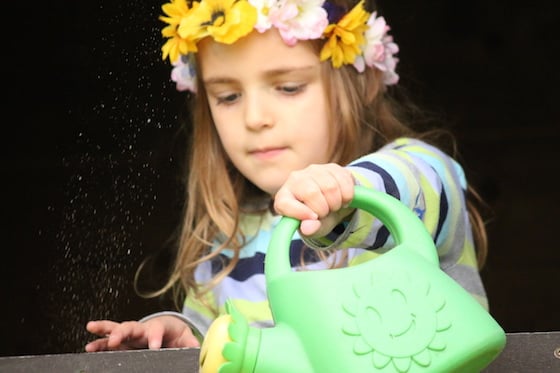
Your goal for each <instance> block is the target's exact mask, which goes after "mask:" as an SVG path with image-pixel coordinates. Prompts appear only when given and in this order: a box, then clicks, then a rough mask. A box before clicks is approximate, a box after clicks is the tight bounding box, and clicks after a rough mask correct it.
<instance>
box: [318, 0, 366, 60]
mask: <svg viewBox="0 0 560 373" xmlns="http://www.w3.org/2000/svg"><path fill="white" fill-rule="evenodd" d="M368 17H369V13H368V12H367V11H366V10H365V9H364V2H363V0H362V1H360V2H359V3H358V4H356V6H355V7H354V8H353V9H352V10H351V11H350V12H348V13H347V14H346V15H345V16H344V17H342V19H341V20H340V21H338V23H336V24H330V25H328V26H327V28H326V29H325V31H324V33H323V35H324V36H325V37H327V38H328V40H327V41H326V43H325V44H324V45H323V49H322V50H321V56H320V58H321V61H325V60H327V59H329V58H332V65H333V66H334V67H336V68H338V67H340V66H342V65H343V64H344V65H345V64H351V63H354V61H355V60H356V57H357V56H359V55H360V54H362V50H361V46H362V45H363V44H364V43H365V41H366V40H365V38H364V32H365V31H366V30H367V27H368V26H367V24H366V22H367V19H368Z"/></svg>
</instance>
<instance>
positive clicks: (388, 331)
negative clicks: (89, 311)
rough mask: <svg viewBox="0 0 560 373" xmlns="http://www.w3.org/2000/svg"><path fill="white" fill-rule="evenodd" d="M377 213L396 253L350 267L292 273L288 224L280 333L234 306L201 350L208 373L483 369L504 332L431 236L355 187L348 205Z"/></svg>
mask: <svg viewBox="0 0 560 373" xmlns="http://www.w3.org/2000/svg"><path fill="white" fill-rule="evenodd" d="M350 205H351V206H352V207H355V208H358V209H363V210H365V211H367V212H369V213H371V214H372V215H374V216H376V217H377V218H378V219H380V220H381V222H383V224H384V225H385V226H386V227H387V229H388V230H389V232H390V233H391V235H392V237H393V238H394V240H395V243H396V246H395V247H394V248H393V249H391V250H389V251H388V252H386V253H384V254H382V255H380V256H379V257H377V258H375V259H372V260H369V261H366V262H363V263H360V264H357V265H355V266H352V267H345V268H337V269H330V270H315V271H297V272H296V271H293V270H292V269H291V267H290V261H289V247H290V241H291V239H292V237H293V235H294V233H295V232H296V230H297V229H298V227H299V223H300V222H299V221H298V220H296V219H293V218H288V217H283V218H282V219H281V220H280V222H279V224H278V225H277V227H276V228H275V230H274V232H273V235H272V238H271V242H270V244H269V248H268V252H267V255H266V259H265V276H266V284H267V292H268V300H269V303H270V308H271V310H272V316H273V319H274V327H271V328H254V327H250V326H249V325H248V323H247V321H246V320H245V319H244V317H243V316H242V315H241V314H240V313H239V312H238V311H237V310H236V309H234V308H233V306H231V304H229V303H228V304H226V310H227V314H226V315H222V316H220V317H218V318H217V319H216V320H215V321H214V322H213V323H212V325H211V326H210V329H209V331H208V334H207V335H206V337H205V339H204V341H203V343H202V347H201V352H200V368H201V370H200V372H202V373H215V372H219V373H241V372H243V373H346V372H349V373H368V372H386V373H416V372H424V373H426V372H429V373H435V372H454V373H459V372H465V373H473V372H480V371H481V370H482V369H484V368H485V367H486V366H487V365H488V364H490V362H492V361H493V360H494V359H495V358H496V357H497V356H498V355H499V354H500V352H501V351H502V350H503V348H504V346H505V342H506V335H505V332H504V330H503V329H502V328H501V327H500V325H499V324H498V323H497V322H496V321H495V320H494V319H493V318H492V317H491V315H490V314H489V313H488V312H487V311H486V310H485V309H484V308H483V307H482V306H481V305H480V304H479V303H478V302H477V301H476V300H475V299H474V298H473V297H472V296H471V295H470V294H469V293H468V292H467V291H466V290H465V289H463V288H462V287H461V286H460V285H459V284H457V283H456V282H455V281H454V280H453V279H452V278H451V277H449V276H448V275H447V274H446V273H444V272H443V271H442V270H441V269H440V268H439V260H438V256H437V252H436V248H435V246H434V242H433V240H432V238H431V236H430V235H429V234H428V232H427V231H426V229H425V227H424V225H423V224H422V222H421V221H420V219H418V217H417V216H416V215H414V214H413V213H412V212H411V211H410V210H409V209H408V208H407V207H406V206H404V205H403V204H402V203H401V202H400V201H398V200H397V199H395V198H393V197H391V196H389V195H387V194H385V193H381V192H377V191H373V190H369V189H366V188H364V187H360V186H356V189H355V196H354V199H353V201H352V203H351V204H350Z"/></svg>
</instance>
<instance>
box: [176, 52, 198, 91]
mask: <svg viewBox="0 0 560 373" xmlns="http://www.w3.org/2000/svg"><path fill="white" fill-rule="evenodd" d="M192 60H193V58H192V56H191V55H186V56H185V55H181V56H180V58H179V59H178V60H177V61H175V62H174V63H173V66H174V67H173V69H172V70H171V80H172V81H174V82H175V83H176V86H177V90H178V91H191V92H193V93H196V71H195V69H194V66H193V65H192V63H193V61H192Z"/></svg>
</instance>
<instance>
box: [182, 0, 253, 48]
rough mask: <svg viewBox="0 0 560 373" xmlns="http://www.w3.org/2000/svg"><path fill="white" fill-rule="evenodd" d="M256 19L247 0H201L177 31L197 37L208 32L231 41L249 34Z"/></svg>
mask: <svg viewBox="0 0 560 373" xmlns="http://www.w3.org/2000/svg"><path fill="white" fill-rule="evenodd" d="M256 22H257V10H256V9H255V8H254V7H253V6H252V5H251V4H249V2H248V1H247V0H202V1H201V2H200V4H199V6H198V7H196V8H195V9H193V11H192V12H191V13H190V14H189V16H188V17H185V18H183V19H182V21H181V24H180V25H179V28H178V32H179V35H181V37H183V38H191V37H194V38H196V39H197V40H200V39H201V38H203V37H206V36H211V37H212V38H213V39H214V40H215V41H217V42H220V43H224V44H232V43H234V42H236V41H237V40H239V39H240V38H241V37H243V36H245V35H247V34H249V33H250V32H251V31H252V30H253V28H254V26H255V24H256Z"/></svg>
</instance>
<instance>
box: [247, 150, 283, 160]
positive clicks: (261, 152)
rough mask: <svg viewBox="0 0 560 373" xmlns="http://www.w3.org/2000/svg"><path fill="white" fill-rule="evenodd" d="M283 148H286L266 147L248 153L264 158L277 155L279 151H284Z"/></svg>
mask: <svg viewBox="0 0 560 373" xmlns="http://www.w3.org/2000/svg"><path fill="white" fill-rule="evenodd" d="M284 150H286V148H266V149H256V150H252V151H250V152H249V153H250V154H251V155H252V156H255V157H257V158H259V159H263V160H266V159H272V158H275V157H277V156H279V155H280V154H281V153H283V152H284Z"/></svg>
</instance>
